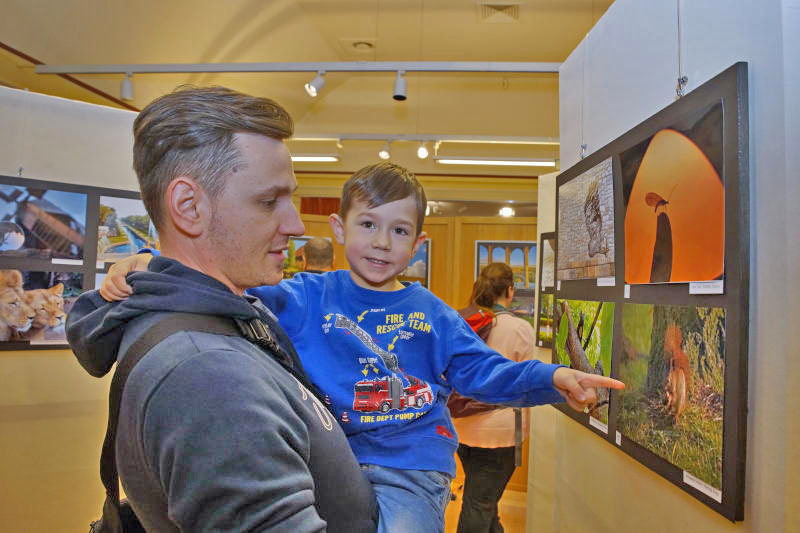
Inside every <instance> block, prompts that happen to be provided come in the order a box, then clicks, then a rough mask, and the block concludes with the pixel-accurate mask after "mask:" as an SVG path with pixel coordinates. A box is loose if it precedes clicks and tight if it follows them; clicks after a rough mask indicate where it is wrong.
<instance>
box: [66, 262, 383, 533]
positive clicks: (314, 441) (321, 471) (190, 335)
mask: <svg viewBox="0 0 800 533" xmlns="http://www.w3.org/2000/svg"><path fill="white" fill-rule="evenodd" d="M128 283H129V284H130V285H131V286H132V287H133V289H134V293H133V295H132V296H131V297H130V298H128V299H127V300H124V301H121V302H117V303H108V302H106V301H105V300H103V299H102V298H101V297H100V295H99V294H98V293H97V292H95V291H92V292H89V293H86V294H84V295H82V296H81V297H80V298H79V299H78V300H77V302H76V303H75V305H74V306H73V308H72V310H71V311H70V314H69V318H68V320H67V335H68V340H69V343H70V346H71V347H72V349H73V351H74V352H75V355H76V356H77V358H78V361H80V363H81V365H82V366H83V367H84V368H85V369H86V370H87V371H88V372H89V373H90V374H92V375H93V376H102V375H104V374H106V373H107V372H109V370H110V369H111V367H112V365H113V364H114V363H115V362H116V361H117V359H118V357H119V356H120V354H123V356H124V354H125V352H126V350H127V349H128V348H129V347H130V345H131V344H132V343H133V342H134V341H135V340H136V339H137V338H138V337H139V336H140V335H141V334H142V333H144V332H145V331H146V330H147V329H148V328H149V327H150V326H152V325H153V324H155V323H156V322H157V321H158V320H159V317H163V316H164V314H165V313H171V312H184V313H198V314H207V315H219V316H227V317H233V318H241V319H249V318H254V317H259V318H261V319H262V320H264V321H265V322H267V323H268V324H270V325H271V326H272V329H273V331H275V332H276V333H277V335H278V340H279V343H281V344H282V345H283V347H284V349H285V350H286V352H287V353H288V354H289V356H290V358H292V359H293V361H292V366H293V368H294V372H295V373H296V374H297V376H298V377H295V376H293V375H292V374H291V373H289V372H288V371H287V370H286V368H285V367H284V366H282V364H281V363H280V362H278V361H277V360H276V359H275V358H274V357H273V356H271V355H270V354H269V353H267V352H265V351H263V350H262V349H260V348H259V347H258V346H256V345H255V344H252V343H250V342H249V341H248V340H246V339H245V338H243V337H230V336H223V335H214V334H210V333H200V332H191V331H183V332H178V333H175V334H173V335H171V336H169V337H167V338H166V339H164V340H163V341H161V342H160V343H159V344H157V345H156V346H155V347H153V348H152V349H151V350H150V352H149V353H148V354H147V356H145V357H144V358H143V359H142V360H141V361H140V362H139V364H137V366H136V367H135V368H134V370H133V372H131V374H130V376H129V378H128V382H127V384H126V386H125V391H124V394H123V399H122V407H121V412H120V418H119V428H118V433H117V464H118V468H119V473H120V478H121V480H122V485H123V487H124V489H125V493H126V495H127V497H128V499H129V500H130V502H131V504H132V506H133V508H134V510H135V511H136V514H137V515H138V516H139V518H140V520H141V521H142V523H143V525H144V526H145V528H146V529H147V530H148V531H158V532H173V531H189V532H211V531H225V532H244V531H259V532H267V531H269V532H283V531H286V532H291V533H305V532H317V531H326V530H327V531H330V532H342V533H345V532H346V533H351V532H361V531H364V532H366V531H374V530H375V526H376V522H377V518H376V517H377V510H376V503H375V496H374V493H373V491H372V488H371V487H370V485H369V483H368V482H367V481H366V479H365V478H364V477H363V475H362V474H361V471H360V468H359V466H358V464H357V463H356V460H355V458H354V456H353V454H352V452H351V451H350V448H349V446H348V444H347V440H346V438H345V436H344V434H343V432H342V430H341V429H340V427H339V425H338V423H337V421H336V420H335V419H334V418H333V416H332V415H331V414H330V412H329V411H328V410H327V409H326V408H325V406H324V405H323V404H322V403H321V402H320V401H319V399H318V398H317V397H316V396H315V395H314V394H312V393H310V392H309V390H308V388H306V387H304V386H303V385H302V384H301V381H305V379H304V376H305V373H304V372H303V370H302V365H301V363H300V360H299V359H298V358H297V354H296V353H295V351H294V349H293V348H292V346H291V342H290V341H289V340H288V338H286V335H285V333H283V331H282V329H281V328H280V326H278V325H277V324H276V323H275V322H274V318H273V316H272V314H271V313H269V312H268V311H266V310H265V308H264V307H263V306H262V305H261V304H260V302H249V301H248V300H246V299H245V298H242V297H240V296H236V295H235V294H233V293H232V292H231V291H230V290H228V288H227V287H225V286H224V285H223V284H222V283H220V282H218V281H216V280H214V279H212V278H210V277H208V276H206V275H204V274H202V273H200V272H198V271H196V270H192V269H190V268H187V267H185V266H183V265H182V264H180V263H178V262H177V261H174V260H171V259H168V258H164V257H158V258H155V259H153V261H151V263H150V266H149V271H148V272H136V273H133V274H130V275H129V276H128ZM298 378H299V379H298ZM98 507H99V506H98ZM326 523H327V525H326Z"/></svg>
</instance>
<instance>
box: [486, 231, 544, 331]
mask: <svg viewBox="0 0 800 533" xmlns="http://www.w3.org/2000/svg"><path fill="white" fill-rule="evenodd" d="M489 263H505V264H507V265H508V266H510V267H511V269H512V270H513V271H514V289H515V290H514V300H513V301H512V302H511V309H510V311H511V312H513V313H514V314H515V315H516V316H518V317H520V318H524V319H525V320H527V321H528V322H530V324H531V326H534V327H535V326H536V324H535V321H536V264H537V263H536V243H535V242H532V241H475V278H474V279H478V273H479V272H480V270H481V269H482V268H483V267H485V266H486V265H488V264H489Z"/></svg>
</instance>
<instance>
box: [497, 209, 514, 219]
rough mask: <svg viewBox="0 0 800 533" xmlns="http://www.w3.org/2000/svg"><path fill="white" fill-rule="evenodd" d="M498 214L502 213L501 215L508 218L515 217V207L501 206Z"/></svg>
mask: <svg viewBox="0 0 800 533" xmlns="http://www.w3.org/2000/svg"><path fill="white" fill-rule="evenodd" d="M497 214H498V215H500V216H501V217H506V218H508V217H513V216H514V208H513V207H508V206H505V207H501V208H500V211H499V212H498V213H497Z"/></svg>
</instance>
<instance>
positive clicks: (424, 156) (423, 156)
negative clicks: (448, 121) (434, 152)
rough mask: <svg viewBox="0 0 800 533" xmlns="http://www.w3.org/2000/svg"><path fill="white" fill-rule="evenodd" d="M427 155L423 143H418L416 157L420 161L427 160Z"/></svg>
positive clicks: (426, 148)
mask: <svg viewBox="0 0 800 533" xmlns="http://www.w3.org/2000/svg"><path fill="white" fill-rule="evenodd" d="M428 155H429V152H428V147H427V146H425V142H421V143H419V148H417V157H419V158H420V159H427V157H428Z"/></svg>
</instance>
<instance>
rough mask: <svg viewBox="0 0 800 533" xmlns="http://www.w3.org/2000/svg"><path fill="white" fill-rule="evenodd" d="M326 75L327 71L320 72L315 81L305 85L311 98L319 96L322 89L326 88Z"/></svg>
mask: <svg viewBox="0 0 800 533" xmlns="http://www.w3.org/2000/svg"><path fill="white" fill-rule="evenodd" d="M324 75H325V71H324V70H320V71H319V72H317V77H316V78H314V79H313V80H311V81H310V82H308V83H306V84H305V85H304V87H305V89H306V92H307V93H308V96H310V97H311V98H314V97H315V96H317V95H318V94H319V92H320V91H321V90H322V88H323V87H324V86H325V78H323V76H324Z"/></svg>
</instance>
